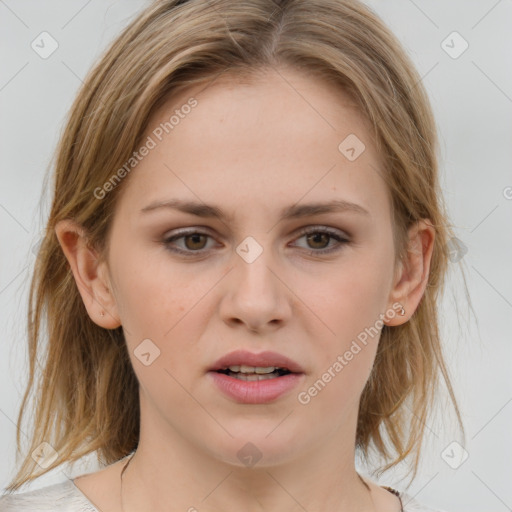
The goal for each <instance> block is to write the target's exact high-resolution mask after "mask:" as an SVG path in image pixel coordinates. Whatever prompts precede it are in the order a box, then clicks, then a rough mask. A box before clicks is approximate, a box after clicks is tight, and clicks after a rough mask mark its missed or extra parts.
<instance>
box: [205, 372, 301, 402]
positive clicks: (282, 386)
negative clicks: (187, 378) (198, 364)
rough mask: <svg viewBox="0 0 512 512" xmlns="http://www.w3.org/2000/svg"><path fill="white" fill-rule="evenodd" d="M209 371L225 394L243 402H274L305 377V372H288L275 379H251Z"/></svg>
mask: <svg viewBox="0 0 512 512" xmlns="http://www.w3.org/2000/svg"><path fill="white" fill-rule="evenodd" d="M208 373H209V375H211V377H212V379H213V382H214V383H215V384H216V385H217V387H218V388H219V389H220V390H221V391H222V392H223V393H224V394H225V395H227V396H228V397H230V398H232V399H234V400H236V401H237V402H240V403H243V404H265V403H268V402H272V401H273V400H276V399H277V398H279V397H280V396H282V395H284V394H285V393H287V392H288V391H290V390H292V389H293V388H294V387H295V386H297V384H298V383H299V382H300V381H301V380H302V378H303V377H304V374H303V373H288V374H287V375H283V376H281V377H275V378H273V379H265V380H255V381H250V380H241V379H237V378H236V377H230V376H229V375H225V374H224V373H219V372H214V371H211V372H208Z"/></svg>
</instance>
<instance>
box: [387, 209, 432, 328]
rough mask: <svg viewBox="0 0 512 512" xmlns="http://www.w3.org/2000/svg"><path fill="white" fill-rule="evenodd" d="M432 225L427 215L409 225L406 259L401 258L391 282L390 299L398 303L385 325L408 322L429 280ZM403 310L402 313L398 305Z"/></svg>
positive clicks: (392, 302) (393, 303)
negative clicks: (397, 270) (396, 275)
mask: <svg viewBox="0 0 512 512" xmlns="http://www.w3.org/2000/svg"><path fill="white" fill-rule="evenodd" d="M434 239H435V229H434V228H433V226H432V223H431V222H430V221H429V220H428V219H422V220H420V221H418V222H417V223H416V224H415V225H414V226H412V227H411V228H410V229H409V245H408V250H407V254H406V256H405V260H404V261H403V262H401V265H400V272H399V273H398V278H397V280H396V282H395V283H394V286H393V289H392V291H391V294H390V297H389V303H390V304H392V305H393V310H395V304H396V303H399V304H400V306H397V307H398V310H397V311H396V313H397V314H395V315H394V316H393V318H389V319H388V320H386V321H385V324H386V325H390V326H396V325H401V324H403V323H405V322H407V321H408V320H409V319H410V318H411V316H412V315H413V314H414V312H415V311H416V308H417V307H418V304H419V303H420V301H421V298H422V297H423V293H424V292H425V288H426V286H427V283H428V277H429V272H430V261H431V258H432V252H433V248H434ZM402 307H403V308H404V310H405V314H404V315H402V314H401V308H402Z"/></svg>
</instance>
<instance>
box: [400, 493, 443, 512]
mask: <svg viewBox="0 0 512 512" xmlns="http://www.w3.org/2000/svg"><path fill="white" fill-rule="evenodd" d="M400 499H401V500H402V505H403V510H404V512H447V511H446V510H441V509H439V508H433V507H430V506H428V505H424V504H423V503H420V502H419V501H417V500H416V499H415V498H414V497H413V496H411V495H410V494H408V493H406V492H401V493H400Z"/></svg>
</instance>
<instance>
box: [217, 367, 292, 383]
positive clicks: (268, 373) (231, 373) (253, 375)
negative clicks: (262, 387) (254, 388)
mask: <svg viewBox="0 0 512 512" xmlns="http://www.w3.org/2000/svg"><path fill="white" fill-rule="evenodd" d="M216 371H217V373H223V374H224V375H227V376H228V377H233V378H235V379H239V380H246V381H259V380H268V379H275V378H278V377H282V376H283V375H288V374H290V373H294V372H291V371H290V370H288V368H281V367H275V366H267V367H263V366H246V365H233V366H229V367H228V368H226V369H222V370H216Z"/></svg>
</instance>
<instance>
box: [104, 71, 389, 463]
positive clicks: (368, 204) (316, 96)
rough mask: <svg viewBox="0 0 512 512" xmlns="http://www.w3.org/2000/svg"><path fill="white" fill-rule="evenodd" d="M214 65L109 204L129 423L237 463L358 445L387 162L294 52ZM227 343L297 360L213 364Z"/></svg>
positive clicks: (166, 119)
mask: <svg viewBox="0 0 512 512" xmlns="http://www.w3.org/2000/svg"><path fill="white" fill-rule="evenodd" d="M225 78H226V77H221V79H219V80H216V81H214V82H213V83H211V84H210V85H208V86H204V85H202V86H197V87H195V88H193V89H190V90H188V91H186V92H184V93H181V94H180V95H179V96H177V97H174V98H173V99H172V101H170V102H168V103H167V104H166V105H165V106H164V107H163V108H161V109H160V111H159V112H158V113H157V115H156V116H154V117H153V118H152V119H151V121H150V123H149V127H148V130H147V133H146V136H145V137H144V144H145V145H146V148H147V149H146V150H140V151H138V156H137V158H138V159H139V160H140V161H139V160H138V163H137V165H135V166H134V167H133V169H131V170H130V174H129V176H128V177H127V178H125V179H127V180H128V182H127V183H124V184H123V185H126V188H125V189H124V190H123V193H122V195H121V197H120V201H119V203H118V205H117V209H116V212H115V218H114V221H113V226H112V232H111V239H110V250H109V259H108V268H109V272H110V282H111V285H112V291H113V296H114V297H115V303H116V306H115V308H114V311H111V313H112V314H115V315H116V316H118V318H119V320H120V323H121V324H122V325H123V329H124V331H125V334H126V341H127V344H128V348H129V353H130V357H131V361H132V364H133V367H134V370H135V372H136V375H137V377H138V380H139V382H140V390H141V397H140V398H141V413H142V433H141V437H143V436H144V435H147V436H148V438H149V437H150V435H153V436H154V438H158V439H160V440H161V439H163V438H167V439H170V438H176V439H179V440H181V441H183V442H184V444H186V445H187V446H189V447H194V448H199V449H200V450H201V451H202V452H203V453H204V452H206V453H208V454H209V455H211V456H213V457H215V458H216V459H219V460H224V461H228V462H230V463H232V464H237V465H242V464H245V463H246V462H245V458H244V457H245V456H246V455H251V456H256V458H258V457H260V456H261V457H262V458H261V460H260V461H259V462H258V464H259V465H265V464H272V463H276V462H277V461H282V462H284V461H292V460H295V459H297V458H298V457H301V456H304V457H306V456H307V454H308V452H309V451H310V450H317V451H318V450H319V449H320V447H322V446H327V445H328V444H329V442H330V441H332V442H333V443H336V446H339V445H340V444H339V443H340V440H341V442H342V443H345V444H344V446H346V447H348V449H353V446H351V445H353V443H354V436H355V428H356V420H357V412H358V404H359V399H360V396H361V393H362V391H363V388H364V386H365V383H366V381H367V379H368V377H369V374H370V371H371V368H372V365H373V361H374V357H375V353H376V350H377V344H378V340H379V335H380V329H381V328H382V319H383V317H384V315H387V316H388V317H389V315H390V314H391V315H392V316H393V315H394V314H395V313H396V307H395V308H393V301H392V300H391V291H392V289H393V285H394V283H395V281H394V275H393V264H394V247H393V238H392V225H391V209H390V208H391V203H390V198H389V196H388V192H387V189H386V185H385V183H384V181H383V180H382V178H381V175H382V162H381V161H380V159H379V155H377V154H376V152H375V149H374V144H373V142H372V140H371V139H370V136H369V131H368V126H367V125H366V124H365V122H364V121H363V118H362V117H361V116H360V114H359V113H358V112H357V110H356V109H355V108H354V107H353V106H351V105H350V102H349V99H348V97H347V96H346V95H344V93H343V92H342V91H340V90H339V89H338V88H335V87H334V86H330V85H327V84H326V83H324V82H321V81H317V79H313V78H309V77H308V76H305V75H302V74H300V73H298V72H296V71H292V70H289V69H281V70H280V71H279V73H277V72H275V71H268V72H266V73H265V74H261V75H259V77H258V80H257V81H254V82H253V83H250V84H249V83H247V82H246V83H244V84H239V83H237V82H234V81H229V80H228V79H225ZM187 105H188V106H187ZM172 116H174V117H172ZM165 123H167V125H166V124H165ZM148 137H149V138H148ZM144 155H145V156H144ZM132 163H133V162H132ZM166 202H168V203H171V202H173V203H175V205H176V206H175V207H171V206H165V205H164V203H166ZM334 202H338V206H337V207H334V206H332V205H333V204H334ZM342 202H346V204H347V205H348V206H347V207H346V208H343V207H342V206H340V205H343V203H342ZM159 203H162V204H161V205H160V206H156V205H158V204H159ZM192 203H193V204H194V205H195V206H194V207H192V206H191V205H192ZM180 205H186V207H180ZM312 205H316V206H315V208H313V207H312ZM329 205H331V206H329ZM185 210H188V211H185ZM193 211H195V213H193ZM365 333H366V334H365ZM238 350H243V351H247V352H249V353H251V354H253V355H254V354H256V355H258V354H261V353H262V352H272V353H274V355H272V354H271V355H269V356H268V357H264V358H262V359H261V360H252V359H250V357H249V356H242V358H241V360H237V359H231V360H228V361H227V363H231V366H233V364H234V365H235V366H236V364H237V363H240V364H243V362H244V361H245V360H247V366H260V367H272V366H275V367H288V366H289V367H291V366H292V363H290V361H283V360H282V359H280V357H279V356H276V355H275V354H279V355H281V356H284V357H287V358H289V359H290V360H292V361H294V362H295V364H296V365H297V367H295V368H294V369H295V370H296V373H294V374H293V375H288V376H286V375H285V376H273V377H272V376H271V378H265V379H263V380H259V381H253V380H247V379H253V378H257V377H253V376H252V375H253V373H251V376H250V377H247V376H245V377H244V376H240V375H239V374H236V371H234V373H235V374H236V375H237V376H229V375H226V374H221V373H219V372H217V371H214V370H217V369H220V368H219V367H225V366H226V365H227V364H221V363H219V364H216V363H217V361H218V360H219V359H220V358H223V357H224V356H226V355H228V354H230V353H231V352H233V351H238ZM224 362H226V361H224ZM272 363H275V364H272ZM232 370H236V368H234V369H233V368H232ZM260 371H263V370H260ZM264 371H265V372H266V371H270V370H264ZM252 372H254V370H253V371H252ZM274 375H275V374H274ZM267 377H268V375H267ZM315 383H316V384H315ZM145 433H147V434H145ZM151 433H152V434H151ZM247 443H251V444H250V445H247ZM182 445H183V443H182ZM258 454H260V455H258ZM253 458H254V457H253Z"/></svg>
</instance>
